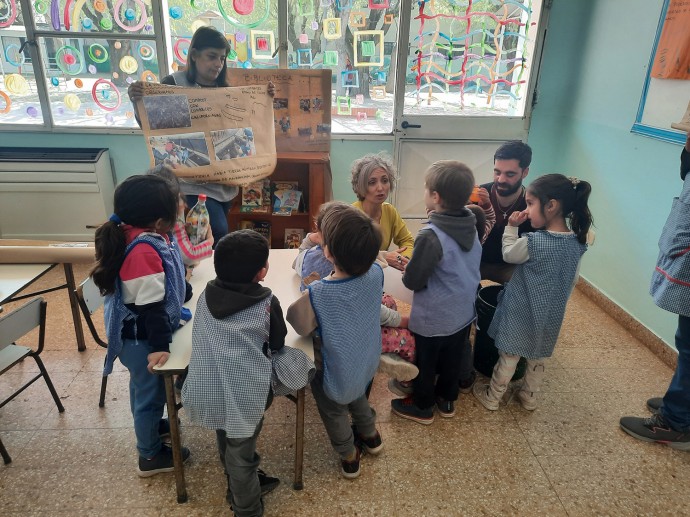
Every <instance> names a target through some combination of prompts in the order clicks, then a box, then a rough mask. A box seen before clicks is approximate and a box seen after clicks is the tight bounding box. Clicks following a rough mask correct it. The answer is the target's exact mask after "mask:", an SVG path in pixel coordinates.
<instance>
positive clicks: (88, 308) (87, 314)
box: [76, 277, 108, 348]
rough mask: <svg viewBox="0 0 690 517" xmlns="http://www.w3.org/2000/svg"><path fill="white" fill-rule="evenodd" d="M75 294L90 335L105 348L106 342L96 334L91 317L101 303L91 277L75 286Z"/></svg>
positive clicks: (101, 300) (99, 291)
mask: <svg viewBox="0 0 690 517" xmlns="http://www.w3.org/2000/svg"><path fill="white" fill-rule="evenodd" d="M76 295H77V301H78V302H79V308H80V309H81V313H82V314H83V315H84V319H85V320H86V326H87V327H89V331H90V332H91V336H92V337H93V339H94V341H96V343H98V344H99V345H100V346H102V347H103V348H107V347H108V343H106V342H105V341H104V340H103V339H101V337H100V336H99V335H98V331H97V330H96V326H95V325H94V323H93V319H92V318H91V316H92V315H93V313H95V312H96V311H97V310H98V309H99V308H100V307H101V306H102V305H103V296H101V290H100V289H99V288H98V286H97V285H96V284H95V283H94V281H93V278H91V277H89V278H87V279H86V280H84V281H83V282H82V283H81V284H79V287H77V290H76Z"/></svg>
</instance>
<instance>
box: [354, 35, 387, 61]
mask: <svg viewBox="0 0 690 517" xmlns="http://www.w3.org/2000/svg"><path fill="white" fill-rule="evenodd" d="M353 36H354V40H353V42H352V46H353V47H354V50H355V63H354V64H355V66H383V31H355V32H354V33H353ZM367 36H372V37H373V38H374V39H373V41H372V40H362V39H361V38H363V37H367ZM360 44H361V48H360ZM372 45H373V47H374V48H373V51H372ZM377 47H378V53H377V52H376V48H377ZM360 55H361V56H362V57H367V58H371V59H369V60H367V61H360V60H359V57H360Z"/></svg>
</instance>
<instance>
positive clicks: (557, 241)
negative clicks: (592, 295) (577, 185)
mask: <svg viewBox="0 0 690 517" xmlns="http://www.w3.org/2000/svg"><path fill="white" fill-rule="evenodd" d="M525 236H526V237H527V239H528V241H527V242H528V244H527V249H528V252H529V260H528V261H527V262H525V263H524V264H520V265H518V266H517V268H515V272H514V273H513V277H512V278H511V279H510V282H508V283H507V284H506V287H505V289H503V291H501V294H500V295H499V298H498V307H497V308H496V314H495V315H494V318H493V321H492V322H491V325H490V326H489V330H488V334H489V336H491V337H492V338H494V339H495V341H496V348H498V349H499V350H501V351H503V352H506V353H508V354H513V355H519V356H522V357H526V358H527V359H539V358H541V357H550V356H551V354H552V353H553V349H554V347H555V346H556V340H557V339H558V333H559V332H560V330H561V324H562V323H563V316H564V314H565V306H566V304H567V303H568V298H569V296H570V292H571V290H572V285H573V281H574V280H575V273H576V272H577V265H578V263H579V262H580V258H581V257H582V255H583V253H584V252H585V251H586V250H587V245H586V244H580V243H579V242H578V240H577V237H576V236H575V235H574V234H559V233H551V232H547V231H538V232H534V233H528V234H526V235H525Z"/></svg>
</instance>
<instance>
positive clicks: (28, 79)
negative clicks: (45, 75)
mask: <svg viewBox="0 0 690 517" xmlns="http://www.w3.org/2000/svg"><path fill="white" fill-rule="evenodd" d="M25 41H26V31H25V30H24V16H23V14H22V9H21V5H19V2H18V1H17V0H0V125H2V124H36V125H42V124H43V112H42V110H41V105H40V103H39V99H38V88H37V85H36V77H35V76H34V69H33V64H32V63H31V59H29V58H27V57H25V56H26V54H24V53H21V52H19V49H20V48H21V46H22V44H23V43H24V42H25Z"/></svg>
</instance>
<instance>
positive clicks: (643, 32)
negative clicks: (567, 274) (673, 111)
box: [529, 0, 682, 344]
mask: <svg viewBox="0 0 690 517" xmlns="http://www.w3.org/2000/svg"><path fill="white" fill-rule="evenodd" d="M662 4H663V2H662V0H578V1H577V2H572V1H569V0H555V1H554V3H553V8H552V13H551V20H550V24H549V31H548V36H547V38H548V39H547V45H546V47H545V51H544V62H543V67H542V73H541V77H540V86H539V92H540V95H539V98H540V102H539V104H538V105H537V107H536V109H535V111H534V114H533V118H532V126H531V131H530V136H529V143H530V145H531V146H532V148H533V150H534V161H533V165H532V168H531V169H530V175H531V176H537V175H539V174H544V173H547V172H562V173H565V174H567V175H573V176H578V177H580V178H583V179H586V180H587V181H589V182H590V183H591V184H592V192H593V193H592V196H591V199H590V209H591V211H592V213H593V215H594V220H595V225H596V231H597V242H596V244H595V246H593V247H592V248H590V250H589V251H588V252H587V254H586V255H585V257H584V260H583V264H582V271H581V272H582V276H583V277H585V278H586V279H587V280H589V281H590V282H591V283H592V284H594V285H595V286H596V287H597V288H599V289H600V290H601V291H602V292H604V293H605V294H606V295H607V296H609V297H610V298H611V299H613V300H614V301H615V302H616V303H617V304H619V305H620V306H621V307H623V308H624V309H625V310H626V311H628V312H629V313H630V314H632V315H633V316H634V317H635V318H636V319H638V320H639V321H641V322H642V323H643V324H644V325H645V326H647V327H648V328H650V329H651V330H652V331H653V332H655V333H656V334H658V335H659V336H661V337H662V338H663V339H664V340H665V341H666V342H667V343H669V344H671V343H673V335H674V332H675V328H676V321H677V319H676V317H675V316H674V315H672V314H670V313H667V312H665V311H663V310H661V309H659V308H657V307H656V306H655V305H654V304H653V303H652V300H651V298H650V296H649V294H648V287H649V279H650V277H651V272H652V271H653V269H654V265H655V263H656V256H657V251H658V248H657V240H658V238H659V235H660V233H661V228H662V227H663V225H664V222H665V221H666V217H667V215H668V212H669V209H670V206H671V199H672V198H673V196H675V195H677V194H678V192H679V191H680V187H681V182H680V176H679V155H680V151H681V148H680V146H678V145H674V144H668V143H664V142H660V141H658V140H652V139H650V138H646V137H642V136H638V135H634V134H632V133H630V128H631V127H632V124H633V122H634V120H635V115H636V112H637V108H638V104H639V101H640V94H641V92H642V86H643V84H644V80H645V76H646V72H647V66H648V62H649V56H650V51H651V48H652V44H653V41H654V36H655V33H656V28H657V24H658V20H659V15H660V13H661V8H662ZM681 115H682V114H681V113H679V114H678V116H679V117H680V116H681Z"/></svg>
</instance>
